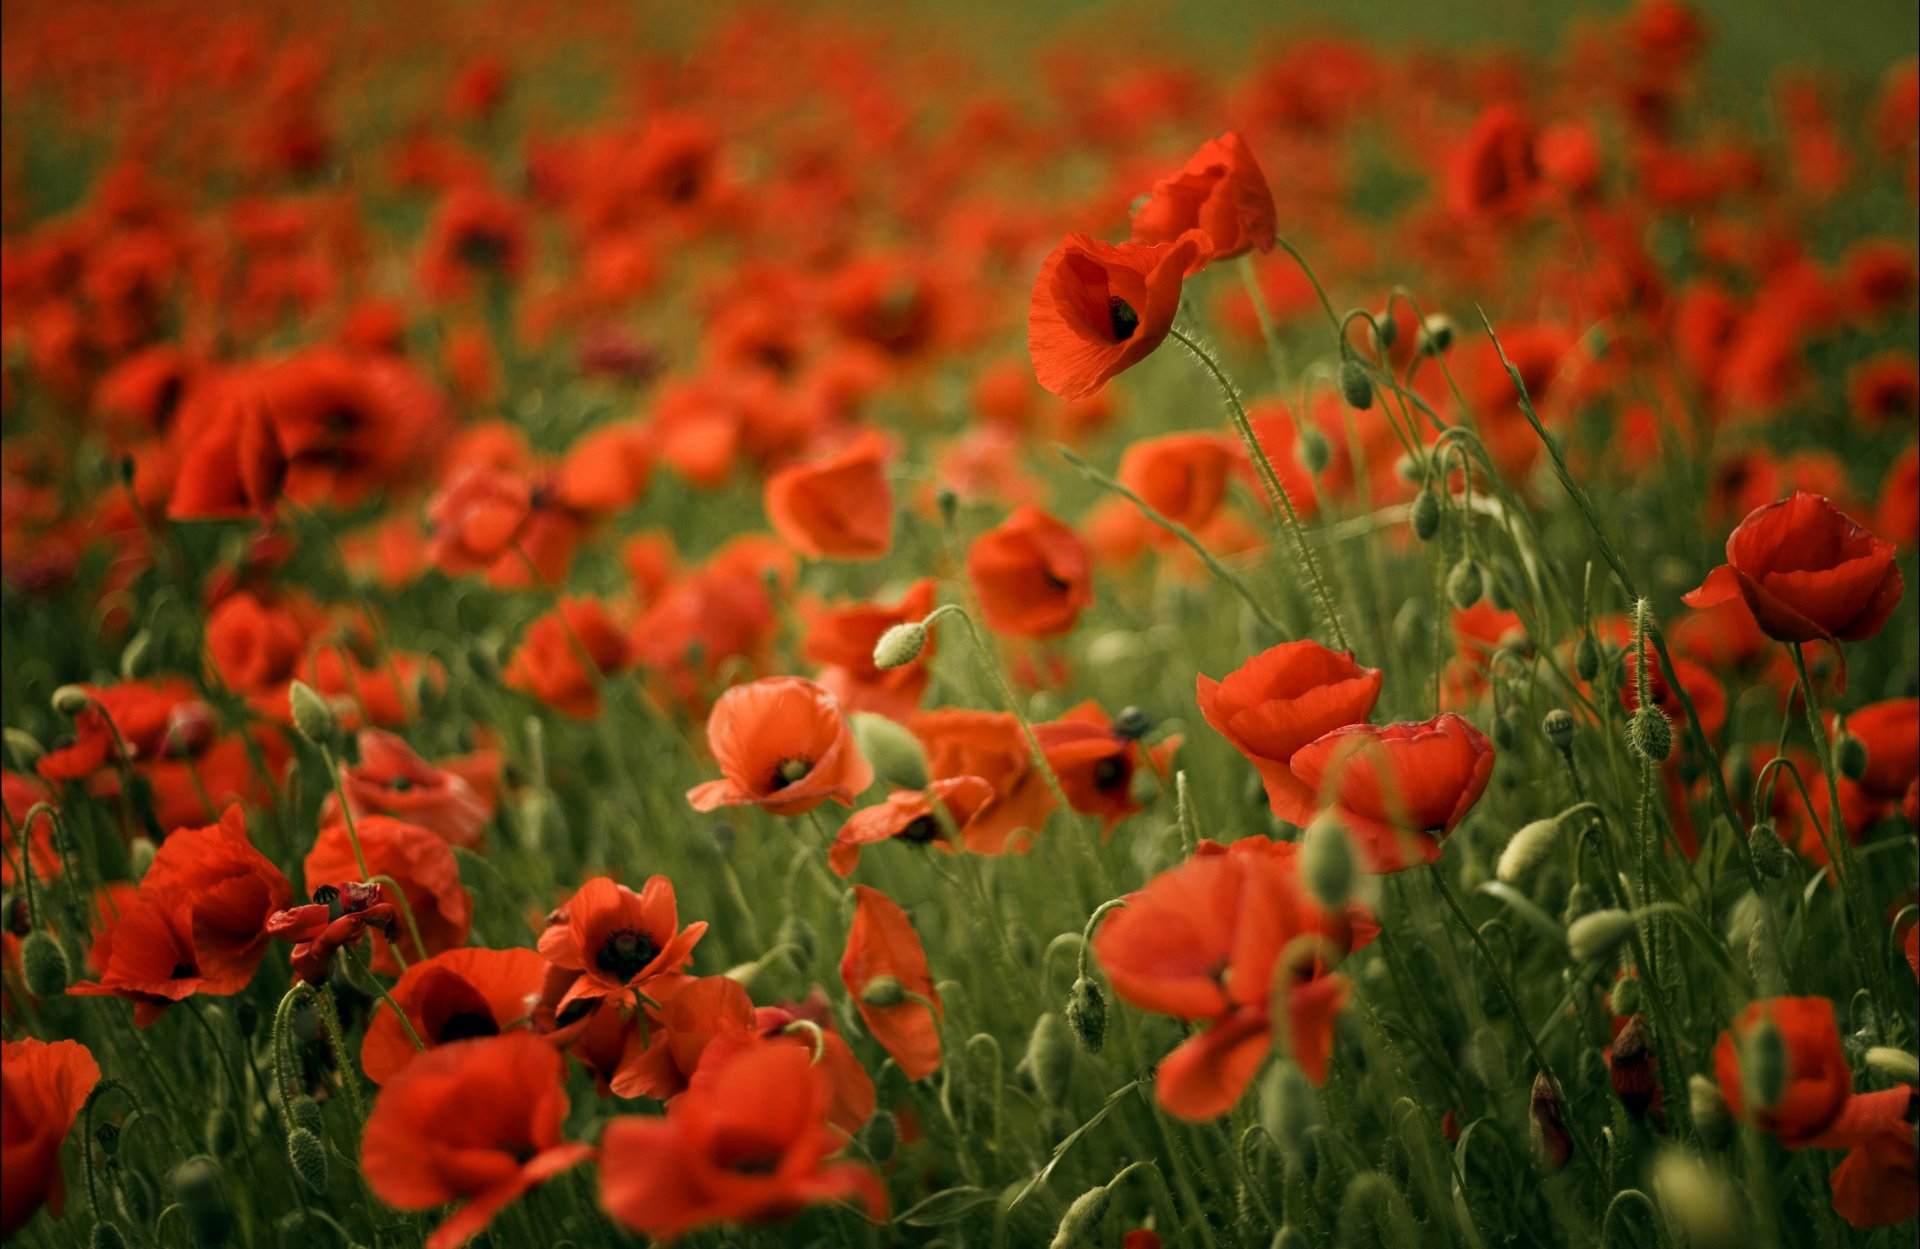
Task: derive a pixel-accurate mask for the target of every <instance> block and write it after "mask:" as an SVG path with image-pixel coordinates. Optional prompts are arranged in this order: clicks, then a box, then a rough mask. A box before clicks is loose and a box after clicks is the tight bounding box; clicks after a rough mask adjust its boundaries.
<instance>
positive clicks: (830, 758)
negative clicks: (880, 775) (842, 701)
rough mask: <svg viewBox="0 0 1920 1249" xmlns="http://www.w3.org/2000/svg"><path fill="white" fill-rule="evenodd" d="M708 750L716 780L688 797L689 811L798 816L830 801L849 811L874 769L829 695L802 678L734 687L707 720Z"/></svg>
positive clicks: (838, 707)
mask: <svg viewBox="0 0 1920 1249" xmlns="http://www.w3.org/2000/svg"><path fill="white" fill-rule="evenodd" d="M707 745H708V747H709V748H710V749H711V750H712V751H713V757H714V761H715V762H717V763H718V764H719V765H720V772H721V775H722V777H723V779H721V780H717V781H708V782H706V783H705V784H702V785H696V786H694V787H693V788H692V789H691V790H689V791H687V801H688V802H690V803H692V804H693V809H694V810H696V811H713V810H717V809H718V808H720V807H734V806H744V805H748V804H751V805H754V806H758V807H760V808H761V809H762V810H764V811H769V812H772V813H773V814H774V815H799V814H802V813H803V812H807V811H811V810H813V809H814V808H815V807H817V806H819V805H820V804H821V803H823V802H826V801H828V800H829V799H831V800H832V801H834V802H837V803H839V804H840V805H842V806H852V805H853V800H854V798H855V797H857V796H858V795H859V794H860V793H861V791H863V790H864V789H866V787H867V786H869V785H871V784H872V783H873V768H872V767H871V766H869V765H868V763H867V761H866V759H865V758H864V757H862V755H861V754H860V748H859V746H857V745H855V744H854V740H853V731H852V730H851V729H850V728H848V726H847V721H846V717H845V716H843V715H842V714H841V712H840V705H839V704H838V703H837V702H835V701H834V698H833V695H831V694H829V693H827V691H826V690H824V689H822V688H821V687H820V686H818V685H815V684H814V683H813V682H812V681H808V680H805V679H803V678H801V677H767V678H765V679H764V680H759V681H751V682H748V683H747V684H745V685H736V686H734V687H732V688H731V689H729V690H728V691H727V692H726V693H724V694H722V695H721V696H720V699H719V701H718V702H716V703H715V704H714V706H713V713H712V714H711V715H709V716H708V717H707Z"/></svg>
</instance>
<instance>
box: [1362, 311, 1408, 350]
mask: <svg viewBox="0 0 1920 1249" xmlns="http://www.w3.org/2000/svg"><path fill="white" fill-rule="evenodd" d="M1368 324H1369V325H1371V326H1372V327H1373V345H1374V346H1376V347H1378V348H1380V350H1382V351H1385V350H1387V349H1388V348H1390V347H1392V346H1393V345H1394V344H1395V343H1397V342H1399V341H1400V323H1399V322H1398V321H1396V320H1394V319H1393V313H1391V312H1389V311H1387V310H1386V309H1382V310H1381V311H1379V312H1376V313H1374V314H1373V316H1372V317H1371V318H1369V319H1368Z"/></svg>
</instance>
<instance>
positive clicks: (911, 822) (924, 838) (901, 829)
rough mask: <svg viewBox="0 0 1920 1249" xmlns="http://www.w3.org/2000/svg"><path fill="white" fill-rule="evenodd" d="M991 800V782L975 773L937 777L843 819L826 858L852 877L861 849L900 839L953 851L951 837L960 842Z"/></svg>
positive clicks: (964, 841) (961, 842)
mask: <svg viewBox="0 0 1920 1249" xmlns="http://www.w3.org/2000/svg"><path fill="white" fill-rule="evenodd" d="M992 801H993V786H991V785H989V784H987V782H985V781H983V780H981V779H980V778H979V777H977V776H956V777H951V778H949V779H947V780H943V781H935V782H933V784H931V785H929V786H928V787H927V788H926V789H924V790H919V789H910V790H902V791H901V792H899V793H897V794H890V795H888V797H887V800H886V801H885V802H882V803H879V804H877V805H875V806H871V807H867V808H864V809H863V810H859V811H855V812H854V813H853V814H852V815H850V816H848V817H847V822H846V823H845V824H842V825H841V826H840V831H839V833H837V834H836V835H835V836H834V839H833V846H832V848H831V849H830V850H828V851H827V862H828V863H830V864H831V865H832V866H833V870H834V871H835V872H836V873H838V874H839V875H841V876H851V875H853V869H854V868H855V867H856V866H858V865H859V863H860V848H861V847H862V846H870V845H873V844H875V843H877V842H882V841H890V840H893V839H894V838H899V839H900V840H901V841H910V842H913V843H915V844H916V845H936V846H939V847H940V848H941V849H943V850H945V851H947V852H948V853H952V852H953V848H954V847H953V841H951V840H949V832H948V828H949V825H950V826H951V829H952V833H951V836H952V837H953V838H954V839H957V840H958V841H959V843H960V844H961V845H962V846H965V845H966V844H967V839H968V830H969V828H970V827H971V825H972V823H973V820H974V817H975V816H977V815H979V814H980V812H981V811H982V810H983V809H985V807H986V806H987V804H988V803H990V802H992Z"/></svg>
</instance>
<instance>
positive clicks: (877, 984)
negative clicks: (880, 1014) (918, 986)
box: [860, 976, 907, 1010]
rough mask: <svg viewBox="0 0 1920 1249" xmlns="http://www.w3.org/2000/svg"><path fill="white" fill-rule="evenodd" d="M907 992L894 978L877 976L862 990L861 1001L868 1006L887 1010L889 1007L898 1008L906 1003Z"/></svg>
mask: <svg viewBox="0 0 1920 1249" xmlns="http://www.w3.org/2000/svg"><path fill="white" fill-rule="evenodd" d="M906 998H907V990H906V988H905V986H903V985H902V984H901V983H900V981H899V979H898V978H897V977H894V976H875V977H874V978H873V979H871V980H869V981H867V983H866V985H865V986H863V987H862V988H861V990H860V1000H861V1001H862V1002H865V1003H866V1004H867V1005H868V1006H876V1007H879V1008H880V1009H881V1010H885V1009H886V1008H887V1007H889V1006H898V1005H900V1003H902V1002H904V1001H906Z"/></svg>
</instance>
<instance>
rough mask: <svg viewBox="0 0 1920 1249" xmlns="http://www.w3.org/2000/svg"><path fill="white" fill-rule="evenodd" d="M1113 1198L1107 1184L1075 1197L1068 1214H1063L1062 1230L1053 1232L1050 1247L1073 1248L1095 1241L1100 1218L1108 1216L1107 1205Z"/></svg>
mask: <svg viewBox="0 0 1920 1249" xmlns="http://www.w3.org/2000/svg"><path fill="white" fill-rule="evenodd" d="M1112 1200H1113V1198H1112V1195H1111V1194H1110V1193H1109V1192H1108V1191H1107V1189H1106V1186H1105V1185H1102V1186H1101V1187H1099V1188H1089V1189H1088V1190H1087V1191H1086V1192H1084V1193H1081V1194H1080V1195H1079V1196H1078V1197H1075V1198H1074V1199H1073V1204H1072V1205H1070V1206H1068V1207H1067V1212H1066V1214H1064V1215H1062V1216H1061V1218H1060V1230H1059V1231H1057V1232H1055V1233H1054V1234H1053V1243H1052V1245H1051V1246H1050V1247H1049V1249H1073V1246H1075V1245H1090V1244H1093V1243H1095V1240H1096V1239H1097V1233H1098V1232H1099V1230H1100V1220H1101V1219H1103V1218H1105V1217H1106V1216H1107V1206H1108V1204H1109V1203H1110V1202H1111V1201H1112Z"/></svg>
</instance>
